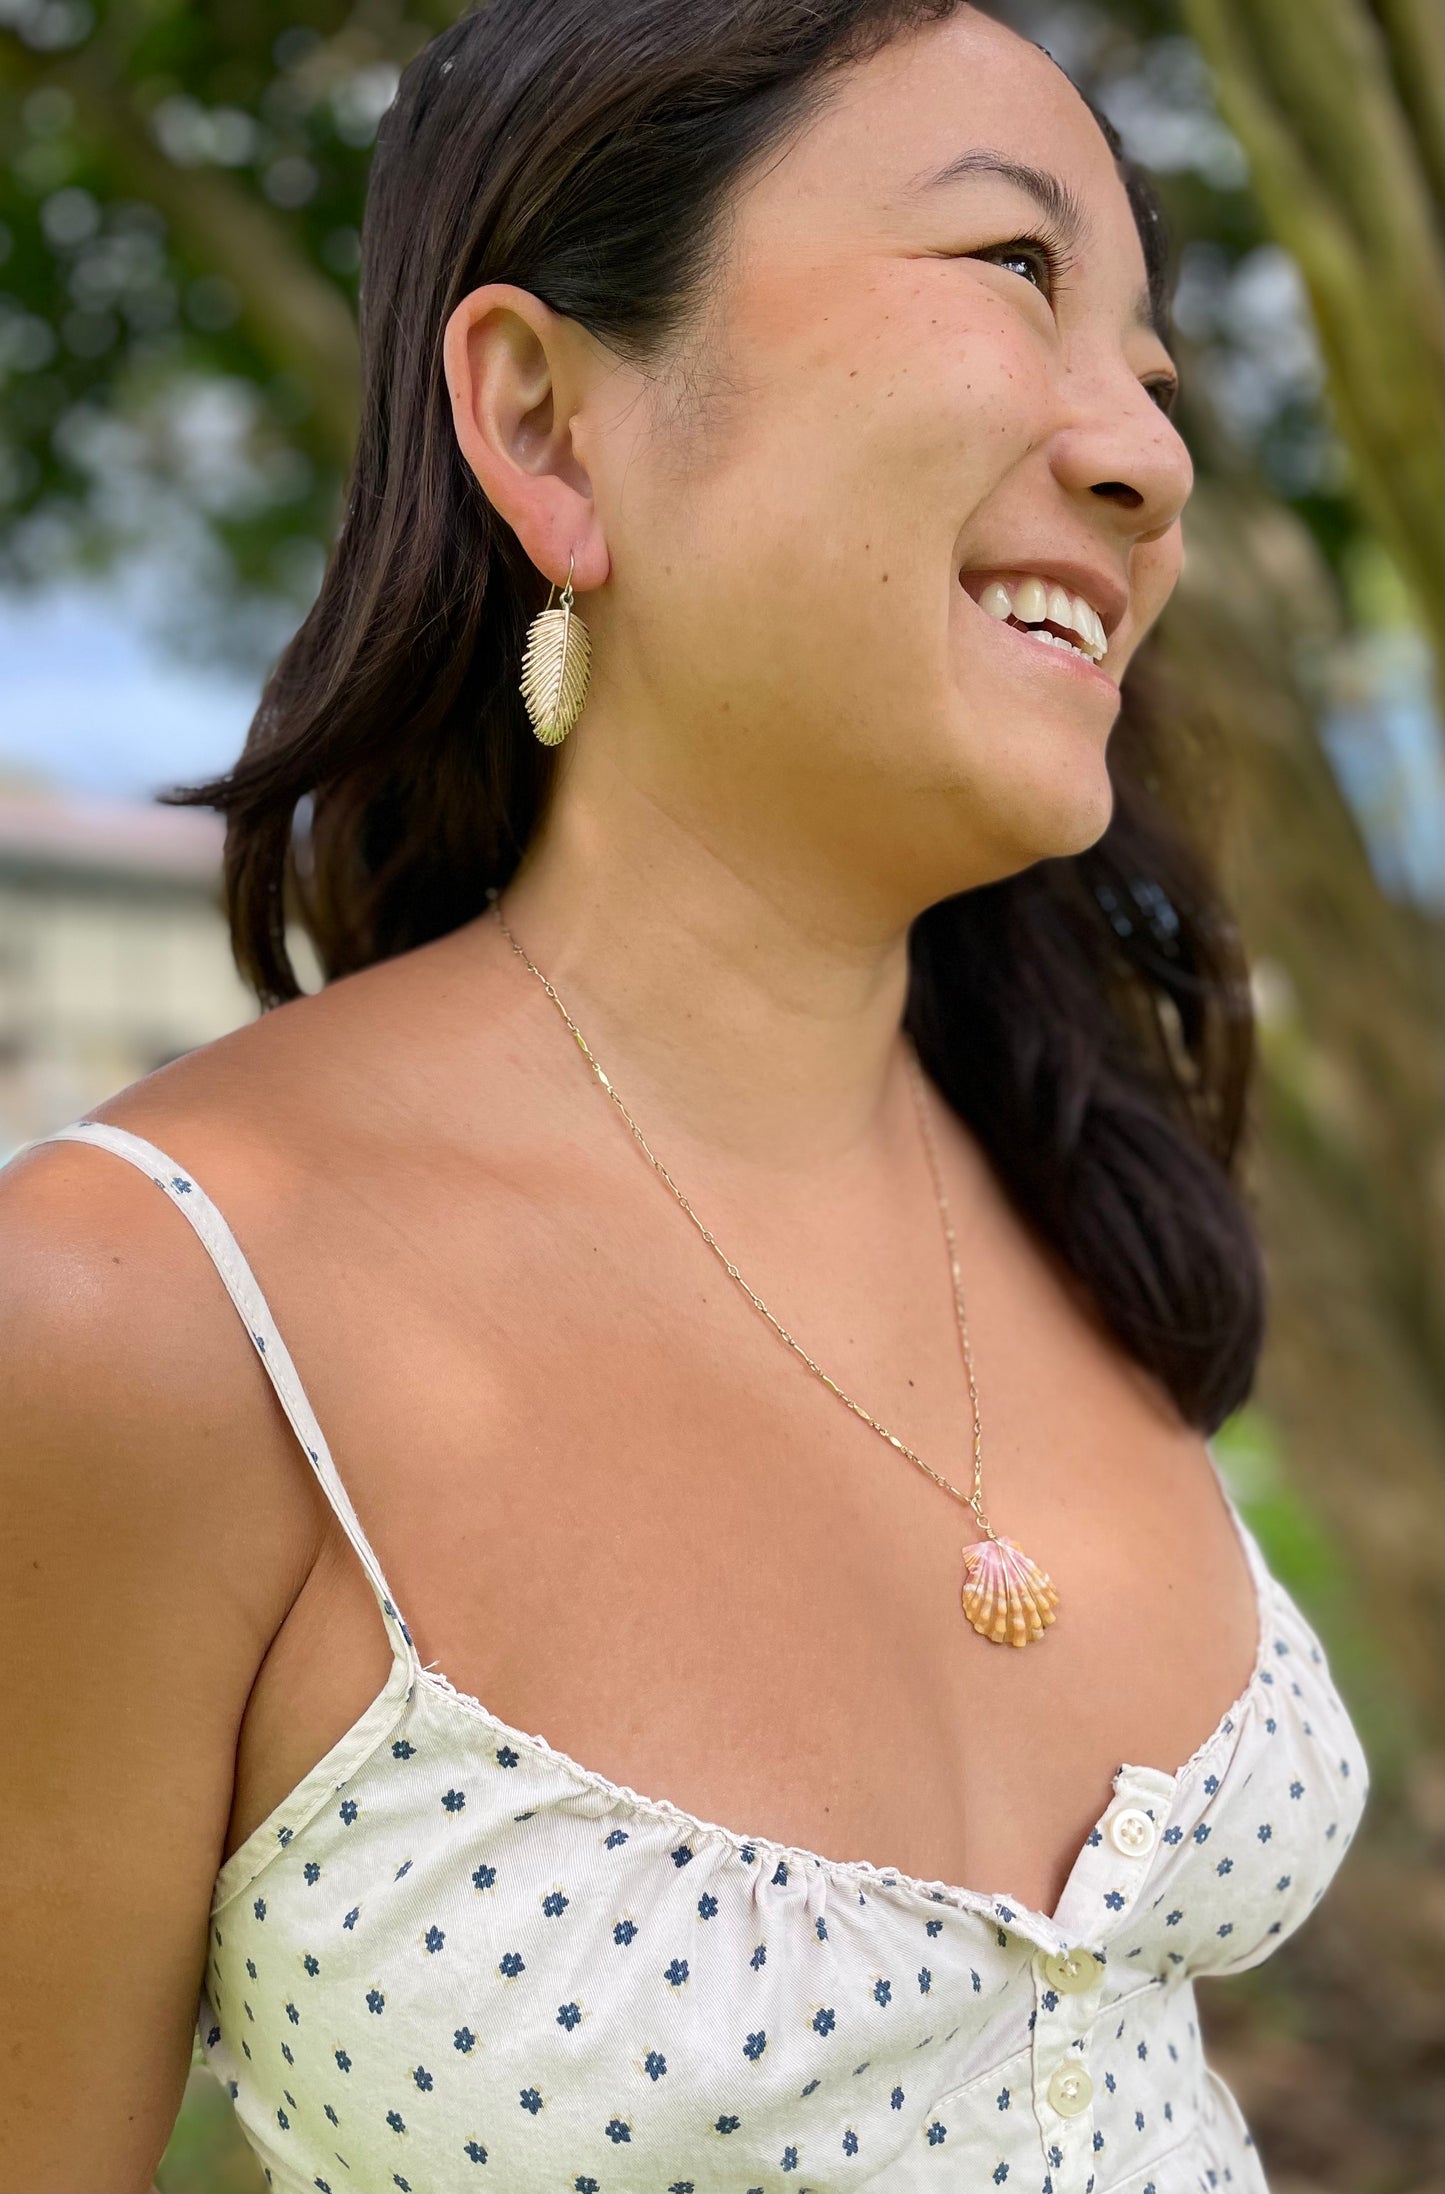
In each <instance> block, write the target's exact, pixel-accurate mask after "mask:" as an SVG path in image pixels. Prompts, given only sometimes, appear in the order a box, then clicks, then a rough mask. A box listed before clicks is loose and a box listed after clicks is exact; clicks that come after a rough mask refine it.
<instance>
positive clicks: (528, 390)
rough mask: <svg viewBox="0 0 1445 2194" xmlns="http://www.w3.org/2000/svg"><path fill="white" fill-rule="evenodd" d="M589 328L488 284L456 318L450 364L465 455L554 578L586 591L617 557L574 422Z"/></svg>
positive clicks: (447, 344) (447, 339) (450, 330)
mask: <svg viewBox="0 0 1445 2194" xmlns="http://www.w3.org/2000/svg"><path fill="white" fill-rule="evenodd" d="M583 334H584V331H583V330H581V329H579V328H578V327H577V326H576V324H575V322H573V321H570V320H567V319H565V318H564V317H563V316H562V315H561V314H560V313H556V312H553V310H552V309H551V307H550V306H549V305H545V304H543V302H542V300H541V299H540V298H538V297H534V296H533V295H532V294H531V292H530V291H529V290H524V289H518V288H517V286H516V285H515V284H514V283H511V282H486V283H484V284H483V285H482V287H481V288H480V289H474V290H472V291H471V292H470V293H469V294H468V295H467V296H466V297H464V298H463V299H462V301H461V303H460V304H459V305H458V306H457V308H456V310H455V311H454V312H453V313H452V315H451V318H450V319H449V320H448V321H447V324H446V330H445V334H444V336H443V339H442V357H443V366H444V370H445V373H446V377H447V390H448V393H449V395H450V397H451V406H452V421H453V424H454V426H455V428H456V436H457V443H458V446H459V448H460V449H461V453H462V455H463V457H464V458H465V459H466V461H467V463H468V465H469V466H470V467H471V469H472V471H473V473H475V475H476V477H477V480H478V482H479V483H480V485H481V488H482V491H483V493H484V494H485V495H486V498H487V500H488V502H489V503H490V504H491V505H492V507H493V509H494V510H495V511H496V512H497V513H498V515H499V516H500V517H502V518H504V519H505V520H506V522H507V524H508V525H509V526H510V527H511V528H512V531H513V532H514V533H515V534H516V536H517V539H518V540H519V541H520V543H521V545H522V547H523V548H524V549H525V551H526V553H527V555H528V556H529V557H530V559H531V561H532V562H533V563H534V564H535V565H536V567H537V569H538V571H540V572H541V573H542V575H543V576H544V578H547V579H549V580H551V581H552V582H553V583H554V584H555V585H556V586H559V587H561V586H565V584H566V581H567V567H568V564H569V563H573V564H574V566H575V568H574V570H573V573H572V583H573V586H574V587H575V589H576V591H577V592H578V593H579V594H581V593H583V592H585V591H586V590H587V589H588V588H591V587H599V586H601V585H602V584H603V582H604V581H605V580H606V578H607V577H608V575H609V572H610V569H611V562H610V558H609V556H608V552H607V543H606V540H605V539H604V537H603V534H602V530H601V523H600V520H599V518H598V514H597V506H596V502H595V499H594V497H593V493H592V482H591V480H590V478H589V477H588V474H587V470H586V467H585V466H584V465H583V464H582V462H581V460H580V458H579V457H578V454H577V450H576V447H575V445H574V442H573V438H572V433H571V425H570V422H571V420H572V418H573V417H574V415H575V413H576V412H577V410H578V409H579V407H580V405H581V402H582V399H583V395H584V364H583V360H582V357H581V353H580V348H579V339H580V338H581V337H582V336H583Z"/></svg>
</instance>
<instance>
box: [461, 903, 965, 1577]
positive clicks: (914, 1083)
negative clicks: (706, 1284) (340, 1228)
mask: <svg viewBox="0 0 1445 2194" xmlns="http://www.w3.org/2000/svg"><path fill="white" fill-rule="evenodd" d="M488 896H489V898H490V900H491V906H492V912H493V913H494V914H495V915H496V918H497V923H498V926H499V927H500V929H501V932H502V935H503V936H504V937H505V938H506V940H507V942H508V944H509V945H510V946H511V948H512V950H513V952H515V953H516V955H517V957H518V959H519V960H521V961H523V962H524V963H525V965H526V966H527V967H529V968H531V970H532V973H533V974H534V975H535V976H536V978H537V980H538V982H539V983H540V984H541V985H542V988H543V990H545V991H546V993H547V996H548V997H549V998H550V999H551V1001H552V1003H553V1005H555V1006H556V1008H557V1011H558V1012H559V1013H560V1014H561V1016H562V1018H563V1020H564V1021H565V1022H566V1023H567V1026H568V1028H569V1029H570V1030H571V1031H572V1034H573V1036H574V1037H575V1038H576V1040H577V1043H578V1045H579V1046H580V1048H581V1050H582V1053H583V1056H584V1057H585V1059H586V1060H587V1063H588V1065H589V1066H590V1067H591V1069H592V1071H593V1073H594V1074H595V1075H596V1077H597V1079H598V1081H599V1082H600V1083H601V1084H602V1087H603V1089H604V1090H605V1091H606V1093H607V1095H608V1096H609V1097H610V1098H611V1100H612V1102H613V1104H614V1105H615V1106H616V1107H617V1109H618V1111H619V1112H620V1113H621V1114H622V1117H623V1119H624V1120H625V1121H626V1122H627V1125H628V1127H629V1128H630V1129H631V1130H632V1133H633V1136H634V1137H635V1139H636V1141H637V1142H638V1144H639V1145H640V1147H641V1149H642V1152H643V1155H644V1156H645V1157H646V1159H647V1161H648V1163H649V1164H650V1165H651V1166H652V1168H653V1170H654V1171H655V1172H656V1173H659V1174H660V1175H661V1176H662V1179H663V1180H664V1181H665V1182H666V1183H667V1186H668V1187H669V1188H670V1189H671V1190H672V1193H673V1195H674V1196H675V1197H676V1198H677V1201H678V1202H679V1203H680V1204H681V1206H682V1208H683V1210H684V1211H685V1212H686V1213H687V1215H688V1217H689V1219H691V1221H692V1223H693V1225H694V1226H695V1227H696V1228H697V1230H698V1233H699V1234H700V1235H701V1236H702V1238H703V1240H704V1241H705V1242H706V1243H707V1246H708V1248H709V1249H710V1250H711V1251H712V1252H713V1254H714V1256H715V1257H717V1259H718V1260H719V1262H720V1263H721V1264H722V1266H723V1268H724V1270H725V1271H726V1272H727V1275H728V1277H729V1279H731V1280H735V1281H736V1282H737V1284H738V1286H739V1287H740V1288H741V1289H742V1291H743V1293H744V1294H745V1295H746V1296H747V1298H748V1300H749V1301H750V1302H751V1303H752V1304H753V1306H754V1308H755V1309H757V1310H759V1311H761V1312H762V1314H763V1316H764V1317H765V1318H766V1319H767V1321H768V1324H769V1325H770V1326H772V1328H773V1330H774V1331H775V1332H776V1333H778V1334H780V1335H781V1336H782V1338H783V1340H785V1341H786V1342H787V1344H788V1346H789V1348H790V1349H791V1350H792V1351H793V1353H794V1355H795V1356H800V1357H801V1358H802V1360H803V1362H804V1363H805V1364H806V1365H807V1367H808V1369H809V1370H810V1371H811V1372H812V1373H813V1375H814V1376H815V1378H818V1379H821V1380H822V1382H823V1384H824V1386H825V1387H827V1388H828V1389H829V1390H830V1392H832V1393H834V1394H836V1395H837V1397H838V1399H839V1401H840V1402H842V1403H844V1405H845V1406H846V1407H847V1408H849V1409H851V1410H852V1412H853V1414H854V1416H855V1417H861V1418H862V1420H863V1422H864V1424H865V1425H871V1426H872V1428H873V1430H874V1431H875V1432H876V1433H877V1434H878V1435H879V1437H880V1438H881V1439H884V1440H886V1441H887V1442H888V1444H889V1446H890V1447H893V1448H896V1449H897V1450H898V1452H899V1454H900V1455H906V1456H907V1458H908V1460H909V1462H910V1463H917V1465H918V1467H919V1469H920V1470H923V1471H926V1472H927V1473H928V1476H929V1477H930V1478H931V1479H932V1480H933V1482H934V1484H935V1485H938V1486H941V1487H942V1488H943V1490H944V1492H945V1493H951V1494H952V1495H953V1497H954V1499H955V1500H958V1501H962V1502H963V1504H964V1506H965V1507H966V1508H971V1509H972V1510H973V1513H974V1515H975V1516H976V1517H977V1519H978V1523H979V1528H980V1529H981V1530H982V1532H983V1534H984V1536H985V1537H986V1538H989V1539H996V1538H997V1536H998V1534H997V1533H996V1532H995V1531H994V1529H993V1527H992V1525H991V1524H990V1523H989V1521H988V1518H987V1517H986V1516H985V1515H984V1512H983V1508H982V1505H981V1503H982V1499H983V1431H982V1427H981V1425H980V1423H979V1414H978V1387H977V1385H976V1383H975V1380H974V1373H973V1351H972V1350H971V1348H970V1347H969V1342H968V1318H967V1314H966V1312H965V1310H964V1307H963V1279H962V1275H961V1274H960V1272H959V1269H958V1250H957V1246H956V1244H955V1241H954V1234H953V1222H952V1219H951V1218H950V1216H949V1209H948V1199H947V1197H946V1196H945V1195H944V1191H943V1178H942V1174H941V1172H940V1170H939V1164H938V1151H937V1148H936V1145H935V1143H934V1138H933V1126H932V1122H931V1121H930V1119H929V1116H928V1104H927V1100H926V1098H925V1095H924V1089H923V1074H922V1070H921V1068H920V1066H919V1064H918V1057H917V1054H916V1052H915V1050H914V1048H913V1045H912V1044H911V1043H909V1044H907V1045H906V1046H905V1056H906V1058H907V1061H908V1071H909V1081H910V1085H911V1087H912V1091H913V1101H914V1107H915V1109H916V1111H917V1114H918V1121H919V1126H920V1128H921V1130H922V1134H923V1146H924V1149H925V1151H926V1152H927V1155H928V1169H929V1172H930V1174H931V1175H932V1179H933V1192H934V1196H935V1197H936V1199H937V1202H938V1212H939V1217H940V1218H941V1219H942V1221H943V1233H944V1240H945V1241H946V1242H947V1244H948V1262H949V1268H950V1270H951V1272H952V1274H953V1303H954V1311H955V1314H956V1318H957V1323H958V1338H959V1345H960V1347H961V1349H962V1352H963V1363H964V1369H965V1370H966V1371H967V1373H968V1391H969V1397H970V1400H971V1401H972V1403H973V1491H972V1493H968V1494H965V1493H961V1492H960V1491H959V1489H958V1487H957V1486H955V1485H950V1483H949V1481H948V1479H947V1478H945V1477H943V1476H941V1475H940V1473H939V1472H938V1471H936V1470H935V1469H934V1468H933V1467H932V1465H931V1464H929V1463H926V1462H925V1461H924V1460H923V1457H922V1456H921V1455H915V1453H914V1451H913V1449H912V1448H911V1447H909V1445H908V1443H907V1442H906V1441H905V1440H900V1439H899V1437H898V1435H897V1433H896V1432H890V1431H889V1430H888V1428H887V1426H886V1425H881V1424H879V1422H878V1420H877V1418H876V1417H871V1416H870V1415H869V1414H868V1411H867V1410H866V1409H864V1407H863V1405H862V1404H861V1402H855V1401H854V1400H853V1399H852V1397H851V1395H847V1394H845V1393H844V1392H843V1389H842V1388H841V1387H840V1386H839V1385H838V1383H837V1381H836V1380H834V1379H830V1378H829V1376H828V1374H827V1372H826V1371H824V1370H823V1368H822V1366H821V1364H815V1363H814V1361H813V1359H812V1357H811V1356H810V1355H809V1354H808V1352H807V1350H806V1349H805V1348H803V1347H802V1346H801V1345H800V1344H799V1343H798V1342H797V1341H795V1340H794V1339H793V1336H792V1334H791V1333H789V1332H788V1330H787V1328H786V1326H784V1325H782V1324H781V1323H780V1322H779V1321H778V1319H776V1318H775V1317H774V1316H773V1314H772V1312H771V1311H770V1310H769V1308H768V1306H767V1304H766V1303H765V1302H764V1301H763V1299H762V1297H761V1296H760V1295H757V1294H755V1293H754V1291H753V1289H752V1288H750V1287H749V1286H748V1283H747V1281H746V1280H745V1279H744V1278H743V1276H742V1274H741V1273H740V1272H739V1270H738V1268H737V1266H736V1265H735V1264H734V1263H733V1261H732V1259H731V1258H730V1257H729V1256H728V1255H727V1253H726V1251H725V1250H723V1249H722V1247H721V1246H720V1245H719V1243H718V1242H717V1240H716V1239H715V1237H714V1236H713V1234H712V1233H711V1232H710V1231H709V1229H708V1228H707V1227H706V1226H704V1225H703V1222H702V1220H701V1219H699V1217H698V1215H697V1213H696V1212H695V1211H694V1210H693V1208H692V1205H691V1204H690V1203H689V1202H688V1200H687V1198H686V1197H685V1196H684V1195H683V1193H682V1190H681V1189H680V1188H679V1187H678V1185H677V1183H676V1181H674V1179H673V1178H672V1175H671V1174H670V1173H669V1172H668V1170H667V1168H666V1166H665V1165H664V1164H663V1163H662V1160H661V1159H660V1158H658V1157H657V1156H656V1155H655V1154H654V1153H653V1152H652V1151H651V1150H650V1149H649V1148H648V1145H647V1142H646V1140H645V1138H644V1136H643V1133H642V1130H641V1128H640V1127H639V1126H638V1125H637V1122H636V1121H635V1120H634V1119H633V1117H632V1114H631V1113H630V1112H629V1111H628V1109H627V1107H626V1105H625V1104H624V1103H623V1102H622V1099H621V1098H620V1097H619V1096H618V1094H617V1091H616V1090H615V1089H614V1088H613V1086H612V1083H611V1082H610V1081H609V1079H608V1077H607V1076H606V1074H604V1072H603V1071H602V1068H601V1066H600V1064H599V1063H598V1061H597V1059H596V1058H595V1057H594V1055H593V1052H592V1050H591V1047H590V1046H589V1044H588V1042H587V1039H586V1037H585V1036H584V1035H583V1034H582V1031H581V1029H580V1028H578V1026H577V1023H576V1022H575V1021H574V1020H573V1018H572V1016H571V1014H570V1013H569V1012H568V1011H567V1008H566V1007H565V1006H564V1005H563V1003H562V1000H561V999H560V998H559V997H558V995H557V992H556V990H555V989H554V988H553V986H552V984H551V983H550V982H549V981H548V979H547V977H546V976H545V975H544V974H543V973H542V970H541V969H540V968H539V967H536V966H535V965H534V964H533V962H532V961H531V960H529V959H528V958H527V955H526V953H525V952H524V951H523V950H522V947H521V946H520V945H519V944H518V942H517V940H516V938H515V937H514V936H513V935H512V932H511V930H510V929H509V928H508V927H507V924H506V920H505V918H504V917H503V914H502V904H501V898H500V895H499V894H498V893H497V892H495V891H493V892H491V893H489V895H488Z"/></svg>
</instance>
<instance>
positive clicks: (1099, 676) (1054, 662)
mask: <svg viewBox="0 0 1445 2194" xmlns="http://www.w3.org/2000/svg"><path fill="white" fill-rule="evenodd" d="M959 593H960V594H961V595H962V596H963V598H964V600H965V601H966V602H967V603H968V604H969V606H970V608H972V609H974V610H977V611H978V616H979V619H980V621H981V622H982V623H983V624H985V625H991V626H992V627H993V629H994V631H995V632H999V633H1002V634H1003V636H1004V640H1005V642H1006V643H1007V644H1008V646H1009V648H1010V650H1011V652H1012V653H1013V654H1014V655H1018V654H1019V653H1020V652H1022V653H1025V654H1027V655H1030V656H1032V658H1033V660H1034V661H1035V662H1036V663H1038V664H1040V665H1041V666H1042V667H1043V668H1044V669H1045V670H1057V671H1063V672H1064V673H1065V674H1066V675H1069V676H1072V677H1075V678H1081V679H1083V680H1084V681H1085V682H1086V683H1087V684H1089V685H1091V686H1095V687H1100V688H1102V690H1103V691H1104V692H1105V693H1107V694H1110V695H1111V696H1112V697H1113V699H1114V700H1116V701H1117V700H1118V698H1119V688H1118V686H1117V685H1116V684H1115V683H1114V680H1113V679H1112V678H1111V677H1110V676H1109V673H1108V672H1107V671H1106V670H1104V669H1102V668H1101V666H1100V665H1099V664H1098V663H1091V662H1090V661H1089V658H1088V657H1087V656H1086V655H1077V654H1075V652H1074V650H1073V649H1072V648H1055V647H1050V646H1049V644H1048V642H1047V641H1046V640H1035V639H1032V638H1031V637H1030V635H1029V634H1028V633H1026V632H1020V631H1019V629H1018V627H1017V626H1016V625H1011V624H1009V623H1008V622H1007V621H1006V620H1005V619H1004V618H1002V617H990V616H989V614H988V611H987V610H986V609H979V606H978V604H977V602H975V601H974V599H973V596H972V595H971V594H970V593H969V591H968V589H967V587H965V586H960V588H959Z"/></svg>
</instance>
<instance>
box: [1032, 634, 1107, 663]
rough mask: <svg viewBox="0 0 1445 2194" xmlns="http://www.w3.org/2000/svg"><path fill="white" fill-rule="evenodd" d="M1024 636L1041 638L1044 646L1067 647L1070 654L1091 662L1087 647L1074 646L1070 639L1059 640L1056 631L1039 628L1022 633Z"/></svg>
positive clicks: (1035, 638)
mask: <svg viewBox="0 0 1445 2194" xmlns="http://www.w3.org/2000/svg"><path fill="white" fill-rule="evenodd" d="M1024 637H1025V639H1028V640H1042V641H1043V643H1044V646H1045V647H1050V648H1067V649H1068V651H1069V653H1070V655H1082V656H1083V658H1084V661H1085V662H1086V663H1092V662H1093V660H1094V658H1093V656H1092V655H1091V654H1090V653H1089V651H1088V649H1087V648H1081V647H1075V645H1074V643H1073V641H1072V640H1061V639H1060V638H1059V635H1058V634H1057V633H1056V632H1044V631H1042V630H1040V631H1037V632H1028V633H1026V634H1025V635H1024Z"/></svg>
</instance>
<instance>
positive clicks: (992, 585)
mask: <svg viewBox="0 0 1445 2194" xmlns="http://www.w3.org/2000/svg"><path fill="white" fill-rule="evenodd" d="M978 606H979V608H980V609H981V610H982V611H983V613H984V615H985V616H986V617H993V618H996V619H997V620H998V621H999V622H1000V623H1005V622H1006V621H1007V620H1008V619H1009V618H1010V617H1013V618H1016V619H1017V620H1018V622H1019V624H1021V625H1040V624H1042V623H1043V622H1044V620H1045V618H1047V619H1048V621H1049V623H1050V624H1051V625H1067V626H1068V627H1069V629H1070V630H1071V631H1073V632H1076V633H1077V634H1078V636H1079V644H1078V645H1077V646H1076V647H1074V653H1075V654H1076V655H1083V656H1085V657H1086V658H1087V659H1088V661H1090V662H1091V663H1097V662H1099V661H1100V660H1101V659H1102V657H1103V656H1105V655H1106V654H1107V653H1108V650H1109V636H1108V634H1107V633H1106V632H1105V630H1104V621H1103V619H1102V618H1101V617H1100V616H1099V614H1098V612H1097V610H1096V609H1095V608H1094V606H1093V604H1092V603H1090V602H1087V601H1085V599H1084V597H1083V595H1082V594H1072V595H1071V594H1066V593H1065V591H1064V589H1063V588H1062V587H1061V586H1056V585H1053V584H1052V583H1049V582H1046V581H1044V580H1043V579H1039V578H1036V577H1034V576H1033V574H1032V573H1031V574H1030V575H1029V577H1028V578H1026V579H1021V580H1020V581H1019V583H1018V585H1017V586H1014V587H1009V586H1006V585H1005V583H1004V582H1003V580H1001V579H991V580H990V581H989V583H988V585H987V586H986V587H985V588H984V589H983V591H982V593H981V594H980V595H979V597H978ZM1033 638H1034V639H1036V640H1051V641H1052V642H1053V644H1054V645H1055V646H1056V647H1069V646H1071V645H1072V644H1073V643H1071V642H1070V641H1068V640H1064V639H1061V638H1060V637H1059V635H1058V634H1057V633H1044V632H1036V633H1034V635H1033Z"/></svg>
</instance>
